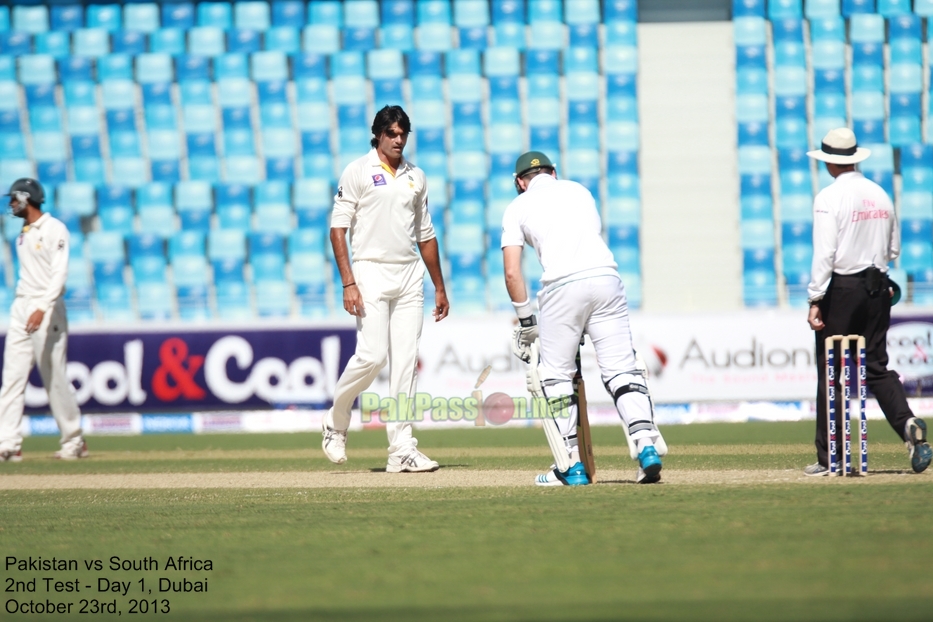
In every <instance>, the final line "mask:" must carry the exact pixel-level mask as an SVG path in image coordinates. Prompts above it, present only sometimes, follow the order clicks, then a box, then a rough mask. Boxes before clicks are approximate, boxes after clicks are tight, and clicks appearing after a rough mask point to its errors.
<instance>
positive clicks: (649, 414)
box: [605, 371, 667, 460]
mask: <svg viewBox="0 0 933 622" xmlns="http://www.w3.org/2000/svg"><path fill="white" fill-rule="evenodd" d="M605 387H606V391H608V392H609V395H611V396H612V401H613V402H614V403H615V405H616V410H618V411H619V416H620V417H621V418H622V423H623V424H624V425H623V429H624V430H625V439H626V440H627V441H628V449H629V454H630V455H631V457H632V460H637V459H638V453H639V450H638V441H641V440H644V441H647V442H648V443H650V444H652V445H654V447H655V449H656V450H657V452H658V455H659V456H665V455H667V443H665V442H664V437H662V436H661V432H660V430H658V427H657V426H656V425H655V424H654V405H653V404H652V403H651V396H650V395H649V393H648V386H647V384H646V382H645V376H644V375H643V374H641V373H639V372H637V371H636V372H634V373H625V374H619V375H617V376H615V377H613V378H611V379H610V380H609V382H607V383H605Z"/></svg>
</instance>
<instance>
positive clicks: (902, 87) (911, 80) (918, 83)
mask: <svg viewBox="0 0 933 622" xmlns="http://www.w3.org/2000/svg"><path fill="white" fill-rule="evenodd" d="M888 87H889V89H890V91H891V93H919V92H920V91H921V90H922V88H923V68H922V67H921V66H920V65H919V64H913V63H898V64H892V65H891V66H890V68H889V76H888Z"/></svg>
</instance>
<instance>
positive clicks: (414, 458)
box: [386, 448, 441, 473]
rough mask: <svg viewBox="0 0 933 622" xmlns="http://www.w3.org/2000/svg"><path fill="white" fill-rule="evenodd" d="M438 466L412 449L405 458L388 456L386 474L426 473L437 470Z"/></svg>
mask: <svg viewBox="0 0 933 622" xmlns="http://www.w3.org/2000/svg"><path fill="white" fill-rule="evenodd" d="M440 466H441V465H439V464H438V463H437V462H435V461H434V460H431V459H430V458H428V457H427V456H425V455H424V454H423V453H421V452H420V451H418V450H417V449H414V448H413V449H412V450H411V451H410V452H408V454H406V455H405V456H402V457H399V456H389V463H388V464H387V465H386V473H427V472H429V471H436V470H438V469H439V468H440Z"/></svg>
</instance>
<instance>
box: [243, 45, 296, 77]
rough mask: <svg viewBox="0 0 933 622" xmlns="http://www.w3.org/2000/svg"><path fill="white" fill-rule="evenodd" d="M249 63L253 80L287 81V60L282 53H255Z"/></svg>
mask: <svg viewBox="0 0 933 622" xmlns="http://www.w3.org/2000/svg"><path fill="white" fill-rule="evenodd" d="M250 61H251V68H252V77H253V80H255V81H257V82H263V81H272V80H288V60H287V59H286V57H285V54H284V53H283V52H256V53H254V54H253V55H252V56H251V58H250Z"/></svg>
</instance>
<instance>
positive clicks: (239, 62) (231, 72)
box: [214, 54, 249, 82]
mask: <svg viewBox="0 0 933 622" xmlns="http://www.w3.org/2000/svg"><path fill="white" fill-rule="evenodd" d="M229 78H242V79H244V80H245V79H246V78H249V64H248V62H247V57H246V54H223V55H221V56H218V57H216V58H215V59H214V80H216V81H218V82H220V81H222V80H226V79H229Z"/></svg>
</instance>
